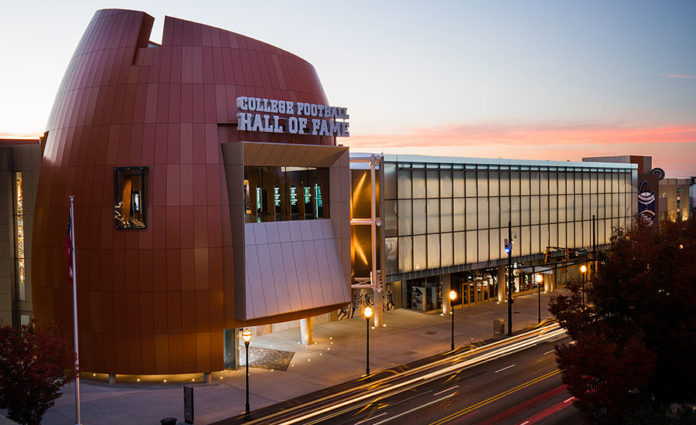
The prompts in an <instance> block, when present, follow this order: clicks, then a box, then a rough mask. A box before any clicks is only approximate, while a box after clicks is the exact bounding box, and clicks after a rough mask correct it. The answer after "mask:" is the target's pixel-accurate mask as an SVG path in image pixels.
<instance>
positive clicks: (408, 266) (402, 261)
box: [399, 236, 413, 273]
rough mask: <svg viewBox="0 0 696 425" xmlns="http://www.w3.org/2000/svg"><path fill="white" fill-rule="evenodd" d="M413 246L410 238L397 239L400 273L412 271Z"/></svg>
mask: <svg viewBox="0 0 696 425" xmlns="http://www.w3.org/2000/svg"><path fill="white" fill-rule="evenodd" d="M412 255H413V244H412V240H411V237H410V236H406V237H399V271H400V272H401V273H406V272H410V271H411V270H413V259H412V257H411V256H412Z"/></svg>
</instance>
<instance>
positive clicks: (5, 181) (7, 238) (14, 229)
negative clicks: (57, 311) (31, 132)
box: [0, 139, 41, 326]
mask: <svg viewBox="0 0 696 425" xmlns="http://www.w3.org/2000/svg"><path fill="white" fill-rule="evenodd" d="M40 167H41V148H40V145H39V140H38V139H33V140H31V139H0V182H2V184H0V326H8V325H9V326H19V325H25V324H28V323H29V320H30V318H31V317H32V315H33V306H32V294H31V259H32V255H31V252H32V249H31V247H32V245H31V237H32V234H33V229H34V200H35V197H36V187H37V184H38V182H39V168H40Z"/></svg>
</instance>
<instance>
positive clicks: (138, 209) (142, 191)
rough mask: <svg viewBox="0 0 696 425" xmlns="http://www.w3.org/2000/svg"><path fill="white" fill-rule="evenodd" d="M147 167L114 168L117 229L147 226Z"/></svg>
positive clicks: (115, 221) (115, 220)
mask: <svg viewBox="0 0 696 425" xmlns="http://www.w3.org/2000/svg"><path fill="white" fill-rule="evenodd" d="M147 174H148V168H147V167H116V168H114V225H115V227H116V228H117V229H144V228H145V227H146V221H145V213H146V201H147V198H146V187H147Z"/></svg>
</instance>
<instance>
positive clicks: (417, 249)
mask: <svg viewBox="0 0 696 425" xmlns="http://www.w3.org/2000/svg"><path fill="white" fill-rule="evenodd" d="M426 252H427V246H426V239H425V235H420V236H414V237H413V270H423V269H425V268H426V266H427V263H426V257H427V256H426Z"/></svg>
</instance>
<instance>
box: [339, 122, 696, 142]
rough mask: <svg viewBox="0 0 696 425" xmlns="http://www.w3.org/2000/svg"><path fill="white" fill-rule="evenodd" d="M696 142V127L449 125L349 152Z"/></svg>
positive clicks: (368, 138)
mask: <svg viewBox="0 0 696 425" xmlns="http://www.w3.org/2000/svg"><path fill="white" fill-rule="evenodd" d="M657 142H662V143H689V142H696V126H689V125H682V126H678V125H675V126H662V127H633V128H631V127H622V126H609V125H518V126H512V125H495V124H472V125H449V126H442V127H435V128H416V129H411V130H408V131H406V132H404V133H402V134H388V135H384V134H365V135H360V134H357V135H353V136H351V138H350V140H349V142H348V144H349V145H350V147H352V148H408V147H425V146H440V147H444V146H447V147H462V146H484V145H487V146H490V145H491V144H494V145H527V146H529V145H534V146H558V145H579V144H582V145H587V144H602V145H614V144H644V143H657Z"/></svg>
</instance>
